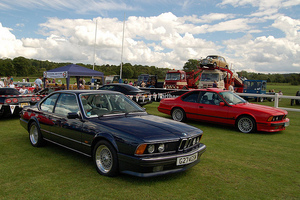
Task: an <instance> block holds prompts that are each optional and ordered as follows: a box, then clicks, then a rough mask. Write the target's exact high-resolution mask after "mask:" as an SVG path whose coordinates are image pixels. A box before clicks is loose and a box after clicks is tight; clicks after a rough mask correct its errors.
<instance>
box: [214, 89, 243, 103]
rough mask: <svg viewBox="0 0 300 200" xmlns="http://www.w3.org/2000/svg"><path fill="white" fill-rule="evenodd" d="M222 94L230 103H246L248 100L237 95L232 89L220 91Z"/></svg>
mask: <svg viewBox="0 0 300 200" xmlns="http://www.w3.org/2000/svg"><path fill="white" fill-rule="evenodd" d="M220 95H221V96H222V97H223V98H224V99H225V101H226V102H227V103H228V104H229V105H235V104H239V103H246V102H247V101H246V100H245V99H243V98H242V97H240V96H239V95H237V94H235V93H233V92H230V91H226V92H220Z"/></svg>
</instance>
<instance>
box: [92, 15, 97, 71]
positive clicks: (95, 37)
mask: <svg viewBox="0 0 300 200" xmlns="http://www.w3.org/2000/svg"><path fill="white" fill-rule="evenodd" d="M96 40H97V19H96V27H95V42H94V57H93V70H95V54H96Z"/></svg>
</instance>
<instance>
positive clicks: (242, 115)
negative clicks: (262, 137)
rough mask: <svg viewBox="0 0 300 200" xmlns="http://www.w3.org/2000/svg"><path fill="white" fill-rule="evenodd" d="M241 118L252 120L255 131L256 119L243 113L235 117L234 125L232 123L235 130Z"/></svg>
mask: <svg viewBox="0 0 300 200" xmlns="http://www.w3.org/2000/svg"><path fill="white" fill-rule="evenodd" d="M241 117H250V118H252V119H253V121H254V129H257V121H256V118H255V117H254V116H253V115H252V114H250V113H243V114H240V115H239V116H237V117H236V118H235V123H234V126H235V127H236V128H237V126H238V124H237V123H238V121H239V119H240V118H241Z"/></svg>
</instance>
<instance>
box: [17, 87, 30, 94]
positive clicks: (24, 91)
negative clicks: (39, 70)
mask: <svg viewBox="0 0 300 200" xmlns="http://www.w3.org/2000/svg"><path fill="white" fill-rule="evenodd" d="M19 92H20V93H21V94H28V90H27V89H26V87H25V85H23V86H22V88H21V89H20V90H19Z"/></svg>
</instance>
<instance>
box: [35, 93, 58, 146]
mask: <svg viewBox="0 0 300 200" xmlns="http://www.w3.org/2000/svg"><path fill="white" fill-rule="evenodd" d="M58 97H59V94H53V95H51V96H48V97H47V98H45V100H43V101H42V102H41V104H40V105H39V112H37V113H36V116H37V119H38V120H39V124H40V129H41V131H42V134H43V136H44V137H45V138H47V139H51V140H52V139H53V138H52V137H53V134H51V133H52V132H51V131H52V126H53V121H52V120H51V116H52V115H53V110H54V106H55V103H56V101H57V99H58Z"/></svg>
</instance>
